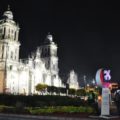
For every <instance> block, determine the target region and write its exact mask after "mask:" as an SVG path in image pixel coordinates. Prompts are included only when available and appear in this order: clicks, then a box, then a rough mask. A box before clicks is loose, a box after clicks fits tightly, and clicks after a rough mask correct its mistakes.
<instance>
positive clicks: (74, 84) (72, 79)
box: [67, 70, 79, 90]
mask: <svg viewBox="0 0 120 120" xmlns="http://www.w3.org/2000/svg"><path fill="white" fill-rule="evenodd" d="M67 83H68V84H69V88H70V89H76V90H77V89H79V83H78V76H77V74H76V73H75V71H74V70H71V71H70V73H69V76H68V80H67Z"/></svg>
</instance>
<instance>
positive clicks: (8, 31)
mask: <svg viewBox="0 0 120 120" xmlns="http://www.w3.org/2000/svg"><path fill="white" fill-rule="evenodd" d="M19 30H20V28H19V25H17V24H16V22H15V21H14V19H13V13H12V11H11V10H10V8H9V7H8V10H7V11H5V12H4V13H3V16H2V19H1V20H0V93H11V94H25V95H30V94H36V93H37V91H36V89H35V86H36V85H37V84H39V83H40V84H46V85H48V86H55V87H65V85H64V84H63V83H62V80H61V78H60V77H59V68H58V57H57V44H56V43H55V42H54V41H53V36H52V35H51V34H48V35H47V36H46V38H45V41H44V44H43V45H42V46H40V47H37V49H36V51H35V52H34V53H32V54H31V55H30V56H29V57H28V58H26V59H20V58H19V51H20V45H21V44H20V42H19Z"/></svg>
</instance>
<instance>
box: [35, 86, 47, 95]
mask: <svg viewBox="0 0 120 120" xmlns="http://www.w3.org/2000/svg"><path fill="white" fill-rule="evenodd" d="M35 88H36V91H38V92H41V93H42V94H43V93H44V92H45V89H46V88H47V85H46V84H37V85H36V86H35Z"/></svg>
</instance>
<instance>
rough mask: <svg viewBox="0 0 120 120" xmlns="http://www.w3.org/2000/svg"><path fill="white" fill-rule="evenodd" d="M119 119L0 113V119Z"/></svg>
mask: <svg viewBox="0 0 120 120" xmlns="http://www.w3.org/2000/svg"><path fill="white" fill-rule="evenodd" d="M105 119H109V120H120V117H118V116H116V117H111V118H100V117H99V116H89V117H83V116H82V117H80V116H76V117H75V116H73V117H72V116H70V117H69V116H35V115H34V116H33V115H16V114H2V113H0V120H105Z"/></svg>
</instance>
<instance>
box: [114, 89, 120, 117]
mask: <svg viewBox="0 0 120 120" xmlns="http://www.w3.org/2000/svg"><path fill="white" fill-rule="evenodd" d="M115 103H116V106H117V110H118V114H119V115H120V90H117V91H116V92H115Z"/></svg>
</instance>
